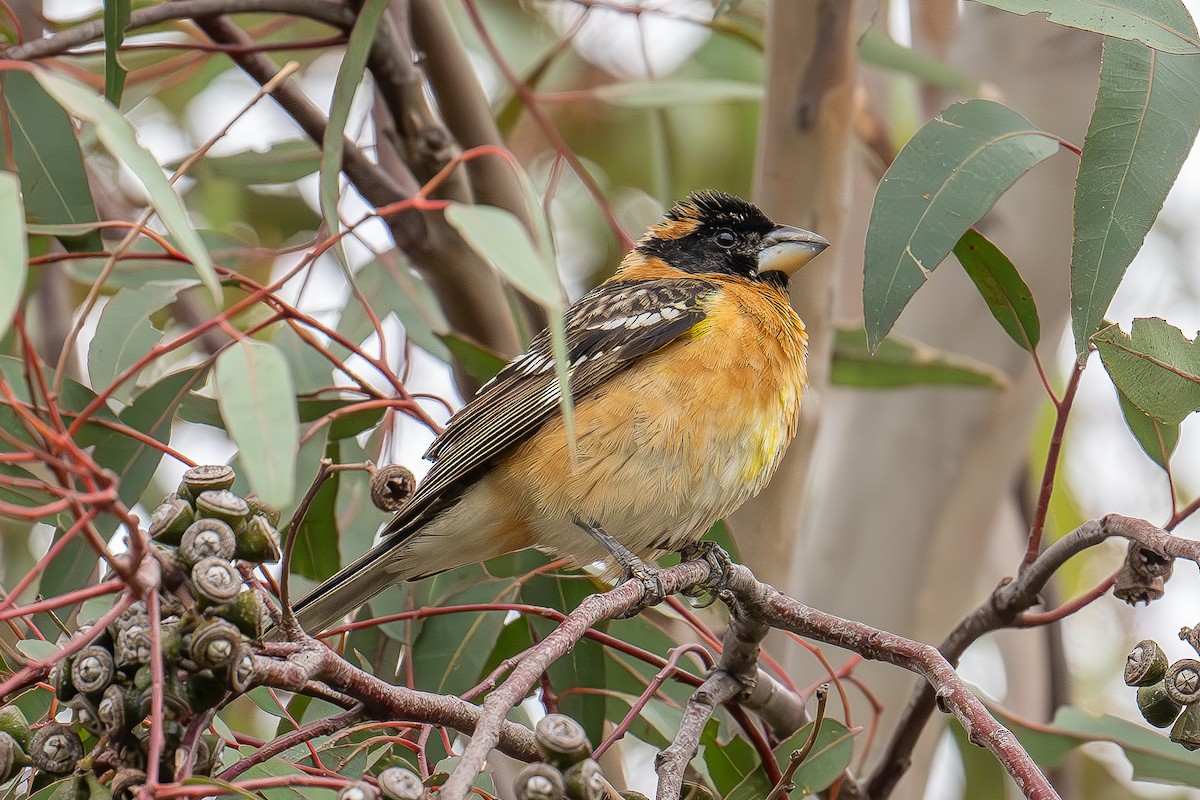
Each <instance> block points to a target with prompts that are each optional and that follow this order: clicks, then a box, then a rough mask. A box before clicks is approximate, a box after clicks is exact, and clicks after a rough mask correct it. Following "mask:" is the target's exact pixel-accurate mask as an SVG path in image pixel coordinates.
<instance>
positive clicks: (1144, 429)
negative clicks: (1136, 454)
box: [1117, 389, 1179, 470]
mask: <svg viewBox="0 0 1200 800" xmlns="http://www.w3.org/2000/svg"><path fill="white" fill-rule="evenodd" d="M1117 401H1118V402H1119V403H1120V405H1121V415H1122V416H1123V417H1125V424H1126V425H1127V426H1129V432H1130V433H1132V434H1133V438H1135V439H1137V443H1138V444H1139V445H1140V446H1141V448H1142V450H1143V451H1144V452H1145V453H1146V455H1147V456H1149V457H1150V460H1152V461H1153V462H1154V463H1155V464H1158V465H1159V466H1160V467H1162V468H1163V469H1165V470H1169V469H1170V468H1171V455H1172V454H1173V453H1174V452H1175V446H1176V445H1178V444H1179V426H1178V425H1168V424H1166V423H1164V422H1159V421H1158V420H1156V419H1155V418H1154V417H1152V416H1150V415H1149V414H1147V413H1146V412H1145V411H1142V410H1141V409H1140V408H1138V407H1137V406H1136V405H1134V403H1133V401H1132V400H1130V399H1129V398H1128V397H1126V396H1125V393H1124V392H1122V391H1121V390H1120V389H1117Z"/></svg>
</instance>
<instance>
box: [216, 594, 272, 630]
mask: <svg viewBox="0 0 1200 800" xmlns="http://www.w3.org/2000/svg"><path fill="white" fill-rule="evenodd" d="M214 611H216V613H217V616H219V617H220V618H221V619H224V620H228V621H229V622H232V623H233V624H234V625H237V626H238V630H240V631H241V632H242V633H244V634H246V636H248V637H249V638H251V639H261V638H262V635H263V631H264V630H265V629H266V624H267V609H266V606H264V605H263V602H262V598H261V597H259V594H258V592H256V591H254V590H253V589H246V590H245V591H242V592H239V593H238V596H237V597H236V598H234V600H233V602H232V603H229V604H227V605H223V606H218V607H217V608H216V609H214Z"/></svg>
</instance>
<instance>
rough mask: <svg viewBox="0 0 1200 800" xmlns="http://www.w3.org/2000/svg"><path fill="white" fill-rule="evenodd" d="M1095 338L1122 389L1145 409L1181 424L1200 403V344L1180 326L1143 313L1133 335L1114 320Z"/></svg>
mask: <svg viewBox="0 0 1200 800" xmlns="http://www.w3.org/2000/svg"><path fill="white" fill-rule="evenodd" d="M1092 341H1094V342H1095V343H1096V347H1097V348H1098V349H1099V350H1100V359H1101V360H1102V361H1103V362H1104V368H1105V369H1106V370H1108V374H1109V377H1111V378H1112V381H1113V383H1114V384H1115V385H1116V387H1117V389H1119V390H1120V391H1121V392H1122V393H1123V394H1124V395H1125V396H1126V397H1127V398H1128V399H1129V400H1130V402H1132V403H1133V404H1134V405H1135V406H1137V407H1138V408H1139V409H1141V410H1142V411H1143V412H1144V413H1146V414H1149V415H1150V416H1151V417H1153V418H1154V419H1156V420H1158V421H1159V422H1163V423H1165V424H1167V425H1178V424H1179V423H1180V422H1182V421H1183V418H1184V417H1186V416H1187V415H1188V414H1190V413H1192V412H1193V411H1196V410H1197V409H1200V345H1197V343H1196V342H1194V341H1192V340H1191V339H1188V338H1187V337H1185V336H1184V335H1183V332H1182V331H1180V330H1179V329H1178V328H1176V327H1174V326H1173V325H1170V324H1168V323H1167V322H1166V321H1165V320H1161V319H1157V318H1154V317H1140V318H1138V319H1135V320H1134V321H1133V327H1132V329H1131V331H1130V333H1129V335H1126V334H1125V333H1124V332H1123V331H1122V330H1121V329H1120V328H1118V327H1117V326H1116V325H1110V326H1109V327H1107V328H1105V329H1104V330H1102V331H1100V332H1099V333H1097V334H1096V335H1095V336H1093V337H1092Z"/></svg>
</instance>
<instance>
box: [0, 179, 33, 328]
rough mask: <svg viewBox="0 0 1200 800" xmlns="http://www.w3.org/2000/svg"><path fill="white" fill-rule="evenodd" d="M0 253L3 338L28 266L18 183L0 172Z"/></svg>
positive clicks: (18, 303)
mask: <svg viewBox="0 0 1200 800" xmlns="http://www.w3.org/2000/svg"><path fill="white" fill-rule="evenodd" d="M0 253H4V258H3V259H0V338H3V336H4V334H6V333H7V332H8V328H9V326H10V325H11V324H12V320H13V315H15V314H16V313H17V309H18V308H19V307H20V305H21V297H22V296H23V295H24V293H25V277H26V273H27V271H28V269H29V262H28V258H29V252H28V240H27V239H26V238H25V208H24V205H23V204H22V202H21V182H20V180H19V179H18V178H17V176H16V175H13V174H12V173H11V172H0Z"/></svg>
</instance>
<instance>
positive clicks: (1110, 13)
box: [976, 0, 1200, 53]
mask: <svg viewBox="0 0 1200 800" xmlns="http://www.w3.org/2000/svg"><path fill="white" fill-rule="evenodd" d="M976 2H978V3H982V4H983V5H985V6H992V7H993V8H998V9H1000V10H1001V11H1008V12H1011V13H1013V14H1020V15H1022V16H1023V15H1025V14H1033V13H1039V14H1045V15H1046V18H1047V19H1048V20H1050V21H1051V22H1054V23H1057V24H1058V25H1064V26H1066V27H1068V28H1078V29H1079V30H1084V31H1091V32H1093V33H1100V34H1103V35H1105V36H1111V37H1115V38H1118V39H1129V40H1132V41H1137V42H1141V43H1143V44H1145V45H1149V46H1150V47H1153V48H1154V49H1156V50H1162V51H1164V52H1167V53H1200V42H1197V40H1196V29H1195V28H1189V27H1188V26H1186V25H1183V24H1181V23H1180V19H1179V15H1178V12H1179V11H1183V13H1184V14H1186V13H1187V12H1186V11H1185V10H1184V6H1183V3H1181V2H1179V0H976Z"/></svg>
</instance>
